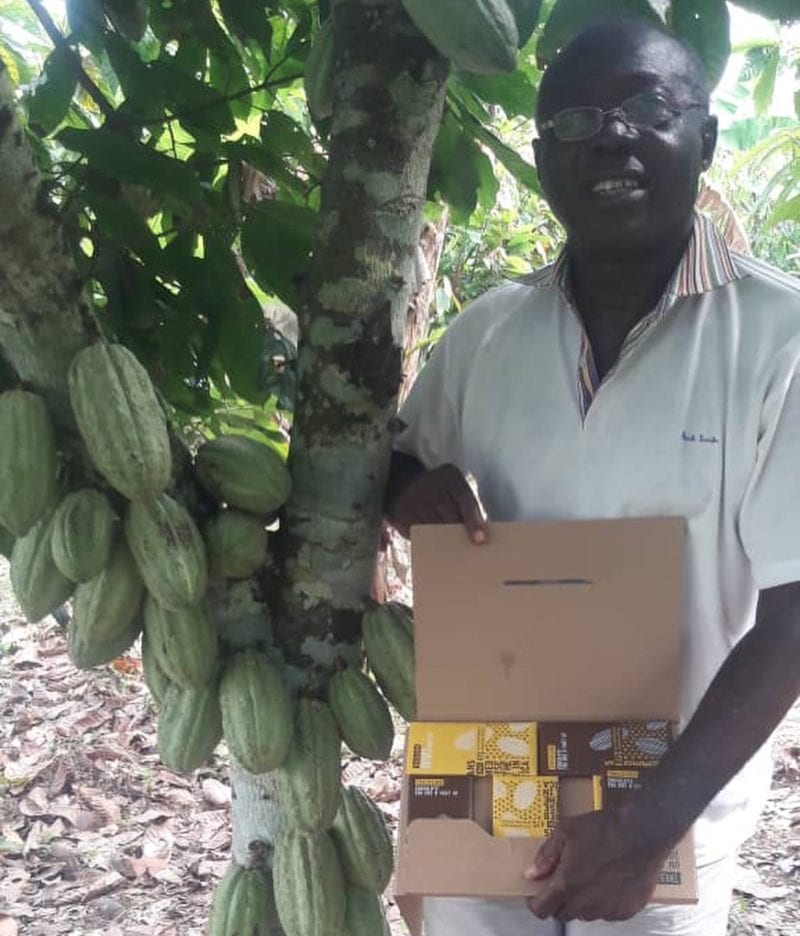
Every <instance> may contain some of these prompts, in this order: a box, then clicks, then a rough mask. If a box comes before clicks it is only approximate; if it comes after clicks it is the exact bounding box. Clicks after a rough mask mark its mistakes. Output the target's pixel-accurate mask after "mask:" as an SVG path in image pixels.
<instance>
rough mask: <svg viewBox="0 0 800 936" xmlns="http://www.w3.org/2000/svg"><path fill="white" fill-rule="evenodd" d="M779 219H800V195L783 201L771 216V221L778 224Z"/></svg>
mask: <svg viewBox="0 0 800 936" xmlns="http://www.w3.org/2000/svg"><path fill="white" fill-rule="evenodd" d="M779 221H800V195H797V196H795V197H794V198H790V199H788V200H787V201H781V202H780V203H779V204H778V205H777V207H776V208H775V210H774V211H773V212H772V215H771V216H770V219H769V223H770V224H777V223H778V222H779Z"/></svg>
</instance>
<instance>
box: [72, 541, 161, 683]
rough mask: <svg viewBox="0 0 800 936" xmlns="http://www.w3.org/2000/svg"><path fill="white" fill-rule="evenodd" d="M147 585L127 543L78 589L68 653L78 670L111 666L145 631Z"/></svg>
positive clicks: (117, 547) (119, 543)
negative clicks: (142, 612)
mask: <svg viewBox="0 0 800 936" xmlns="http://www.w3.org/2000/svg"><path fill="white" fill-rule="evenodd" d="M143 597H144V583H143V582H142V578H141V576H140V575H139V572H138V570H137V568H136V563H135V562H134V561H133V556H131V553H130V550H129V549H128V546H127V544H126V542H125V541H124V540H122V539H121V540H119V541H118V542H117V545H116V547H115V548H114V551H113V553H112V554H111V559H110V560H109V562H108V564H107V565H106V567H105V568H104V569H103V570H102V572H100V573H99V575H96V576H95V577H94V578H93V579H91V580H90V581H88V582H83V583H82V584H81V585H78V587H77V588H76V589H75V601H74V607H73V614H72V620H71V621H70V622H69V626H68V628H67V650H68V652H69V656H70V659H71V660H72V662H73V663H74V664H75V666H77V667H78V669H90V668H91V667H92V666H100V665H101V664H103V663H110V662H111V661H112V660H115V659H116V658H117V657H118V656H119V655H120V654H121V653H124V652H125V651H126V650H127V649H128V648H129V647H130V646H131V645H132V644H133V642H134V641H135V640H136V638H137V637H138V636H139V633H140V632H141V629H142V618H141V606H142V598H143Z"/></svg>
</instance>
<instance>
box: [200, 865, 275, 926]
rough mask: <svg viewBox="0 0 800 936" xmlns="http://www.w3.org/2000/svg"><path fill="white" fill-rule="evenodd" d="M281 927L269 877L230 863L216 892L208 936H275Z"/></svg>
mask: <svg viewBox="0 0 800 936" xmlns="http://www.w3.org/2000/svg"><path fill="white" fill-rule="evenodd" d="M278 926H279V924H278V916H277V910H276V909H275V898H274V896H273V893H272V881H271V880H270V877H269V875H268V874H266V873H265V872H264V871H262V870H261V869H260V868H251V869H246V868H243V867H241V865H236V864H231V866H230V868H229V869H228V871H227V872H226V874H225V877H223V879H222V880H221V881H220V883H219V885H218V886H217V889H216V892H215V893H214V901H213V903H212V905H211V920H210V924H209V936H272V934H273V933H275V932H277V930H278Z"/></svg>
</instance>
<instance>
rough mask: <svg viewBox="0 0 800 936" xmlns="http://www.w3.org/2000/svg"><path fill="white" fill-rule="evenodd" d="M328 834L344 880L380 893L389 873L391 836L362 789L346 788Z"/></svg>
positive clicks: (391, 856) (381, 817)
mask: <svg viewBox="0 0 800 936" xmlns="http://www.w3.org/2000/svg"><path fill="white" fill-rule="evenodd" d="M331 836H332V837H333V840H334V842H335V844H336V848H337V850H338V852H339V859H340V861H341V863H342V869H343V871H344V874H345V877H346V878H347V880H348V881H350V882H351V883H352V884H356V885H357V886H358V887H364V888H366V889H367V890H368V891H372V892H373V893H375V894H382V893H383V892H384V890H385V889H386V886H387V885H388V883H389V880H390V878H391V876H392V866H393V863H394V858H393V848H392V837H391V835H390V834H389V830H388V829H387V828H386V823H385V822H384V819H383V816H382V815H381V812H380V810H379V809H378V807H377V806H376V805H375V804H374V803H373V802H372V800H371V799H370V798H369V797H368V796H367V794H366V793H364V791H363V790H359V788H358V787H354V786H349V787H345V789H344V790H343V792H342V802H341V805H340V806H339V811H338V813H337V814H336V819H335V821H334V823H333V829H332V830H331Z"/></svg>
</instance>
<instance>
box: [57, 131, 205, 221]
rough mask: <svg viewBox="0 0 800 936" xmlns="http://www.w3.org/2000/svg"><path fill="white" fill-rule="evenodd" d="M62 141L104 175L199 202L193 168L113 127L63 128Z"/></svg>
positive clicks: (199, 190)
mask: <svg viewBox="0 0 800 936" xmlns="http://www.w3.org/2000/svg"><path fill="white" fill-rule="evenodd" d="M58 140H59V142H60V143H61V144H62V145H63V146H65V147H66V148H67V149H69V150H72V151H73V152H76V153H81V154H83V155H84V156H86V158H87V159H88V160H89V163H90V164H91V165H92V166H93V167H94V168H96V169H98V170H99V171H100V172H102V173H104V174H105V175H108V176H111V177H112V178H114V179H119V180H120V181H122V182H137V183H138V184H139V185H144V186H146V187H147V188H149V189H150V190H151V191H153V192H156V193H159V194H161V195H166V196H174V197H177V198H179V199H182V200H184V201H186V202H190V203H192V202H194V203H196V202H199V201H200V199H201V195H202V192H201V189H200V184H199V182H198V181H197V179H196V178H195V176H194V174H193V173H192V172H191V170H190V169H189V168H188V167H187V166H186V165H185V164H184V163H181V162H179V161H178V160H176V159H169V158H168V157H167V156H162V155H161V154H160V153H156V152H154V151H153V150H151V149H148V148H147V147H146V146H142V145H141V144H140V143H135V142H134V141H133V140H128V139H126V138H125V137H122V136H118V135H117V134H115V133H112V132H111V131H110V130H105V129H102V128H101V129H99V130H72V129H66V130H62V131H61V132H60V133H59V135H58Z"/></svg>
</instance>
